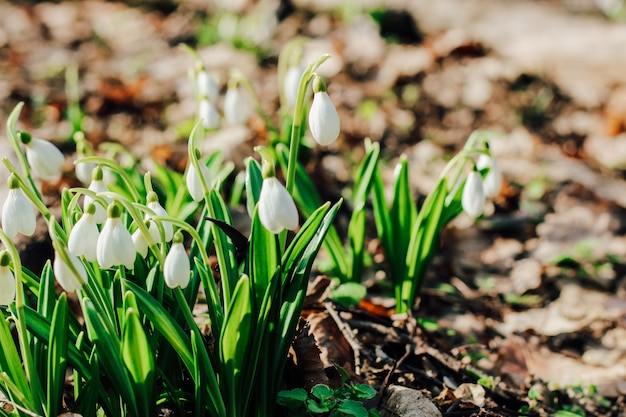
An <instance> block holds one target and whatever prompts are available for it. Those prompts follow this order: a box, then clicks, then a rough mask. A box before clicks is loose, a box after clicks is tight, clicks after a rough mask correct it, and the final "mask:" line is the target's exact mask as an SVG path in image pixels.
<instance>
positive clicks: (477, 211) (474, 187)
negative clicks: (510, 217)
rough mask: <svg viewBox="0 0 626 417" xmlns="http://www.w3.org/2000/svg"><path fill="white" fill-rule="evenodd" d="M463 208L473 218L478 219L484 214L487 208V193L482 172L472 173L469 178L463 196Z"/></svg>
mask: <svg viewBox="0 0 626 417" xmlns="http://www.w3.org/2000/svg"><path fill="white" fill-rule="evenodd" d="M461 207H463V211H464V212H465V213H467V215H468V216H470V217H471V218H476V217H478V216H480V215H481V214H482V212H483V210H484V208H485V192H484V190H483V178H482V177H481V175H480V172H478V171H471V172H470V173H469V175H468V176H467V180H465V186H464V187H463V194H462V195H461Z"/></svg>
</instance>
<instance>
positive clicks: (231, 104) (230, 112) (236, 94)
mask: <svg viewBox="0 0 626 417" xmlns="http://www.w3.org/2000/svg"><path fill="white" fill-rule="evenodd" d="M250 113H251V109H250V103H249V102H248V100H247V97H246V95H245V93H244V92H243V91H242V90H241V88H240V87H236V86H231V87H229V88H228V90H227V91H226V95H225V96H224V118H225V119H226V122H227V123H228V124H231V125H234V126H237V125H244V124H246V122H247V121H248V118H249V117H250Z"/></svg>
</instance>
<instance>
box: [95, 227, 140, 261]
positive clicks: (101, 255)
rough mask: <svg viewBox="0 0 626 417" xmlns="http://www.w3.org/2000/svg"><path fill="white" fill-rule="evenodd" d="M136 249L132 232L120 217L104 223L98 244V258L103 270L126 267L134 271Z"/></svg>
mask: <svg viewBox="0 0 626 417" xmlns="http://www.w3.org/2000/svg"><path fill="white" fill-rule="evenodd" d="M135 256H136V249H135V245H134V243H133V238H132V237H131V235H130V232H129V231H128V229H126V227H125V226H124V224H122V221H121V220H120V218H119V217H109V218H107V220H106V222H105V223H104V227H103V228H102V232H101V233H100V237H99V238H98V244H97V247H96V258H97V259H98V264H99V265H100V267H101V268H104V269H106V268H111V267H112V266H117V265H124V266H125V267H126V268H128V269H132V267H133V265H134V264H135Z"/></svg>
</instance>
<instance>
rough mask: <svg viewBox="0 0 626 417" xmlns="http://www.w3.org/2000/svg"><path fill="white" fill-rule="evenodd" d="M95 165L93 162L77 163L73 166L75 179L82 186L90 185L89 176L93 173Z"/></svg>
mask: <svg viewBox="0 0 626 417" xmlns="http://www.w3.org/2000/svg"><path fill="white" fill-rule="evenodd" d="M95 167H96V164H95V163H93V162H78V163H76V165H74V172H75V173H76V178H78V180H79V181H80V182H82V183H83V184H90V183H91V175H92V173H93V170H94V168H95Z"/></svg>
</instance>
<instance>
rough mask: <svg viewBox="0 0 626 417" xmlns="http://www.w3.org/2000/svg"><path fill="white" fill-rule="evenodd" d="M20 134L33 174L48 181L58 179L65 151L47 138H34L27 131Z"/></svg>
mask: <svg viewBox="0 0 626 417" xmlns="http://www.w3.org/2000/svg"><path fill="white" fill-rule="evenodd" d="M18 136H19V138H20V140H21V141H22V143H23V144H24V145H25V146H26V160H27V161H28V165H29V166H30V169H31V170H32V172H33V174H35V176H36V177H37V178H39V179H42V180H46V181H56V180H58V179H59V178H60V177H61V168H63V164H64V163H65V157H64V156H63V153H61V151H60V150H59V149H58V148H57V147H56V146H54V145H53V144H52V143H50V142H48V141H47V140H43V139H37V138H33V137H32V136H31V135H30V134H28V133H26V132H18Z"/></svg>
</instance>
